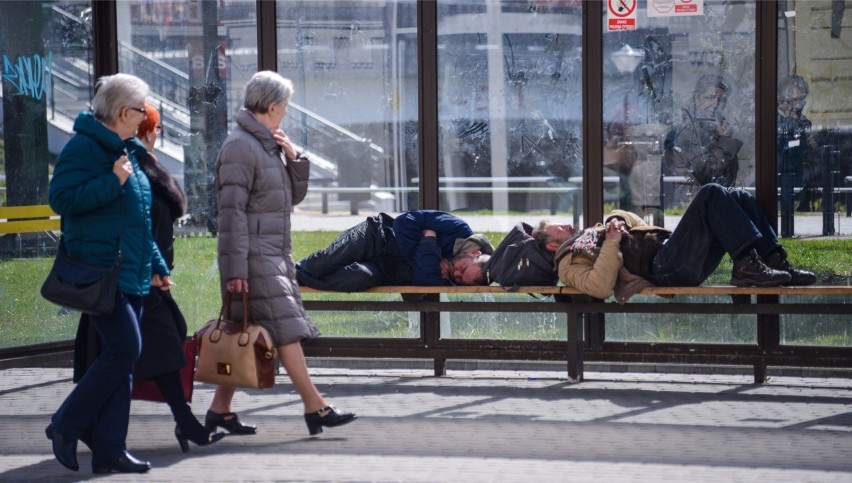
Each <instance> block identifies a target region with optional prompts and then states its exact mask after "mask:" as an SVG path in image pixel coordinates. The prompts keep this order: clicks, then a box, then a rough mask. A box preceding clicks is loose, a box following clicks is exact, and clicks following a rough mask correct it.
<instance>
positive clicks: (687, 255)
mask: <svg viewBox="0 0 852 483" xmlns="http://www.w3.org/2000/svg"><path fill="white" fill-rule="evenodd" d="M780 247H781V245H780V244H779V243H778V237H777V236H776V234H775V231H774V230H773V229H772V226H771V225H770V224H769V220H768V219H767V218H766V216H765V215H764V214H763V211H761V209H760V206H758V204H757V200H755V199H754V196H752V195H751V194H750V193H748V192H747V191H745V190H741V189H734V188H725V187H723V186H721V185H718V184H708V185H704V186H703V187H702V188H701V189H700V190H699V191H698V193H696V195H695V198H694V199H693V200H692V203H691V204H690V205H689V207H688V208H687V209H686V212H685V213H684V214H683V218H681V220H680V223H678V225H677V228H675V230H674V232H673V233H672V236H671V237H670V238H669V239H668V240H667V241H666V243H665V244H664V245H663V246H662V248H660V250H659V252H657V254H656V256H655V257H654V262H653V264H652V267H651V282H652V283H654V284H655V285H658V286H661V287H676V286H689V287H694V286H698V285H701V283H703V282H704V280H706V279H707V277H709V276H710V274H711V273H713V271H714V270H716V267H718V266H719V262H721V261H722V257H723V256H724V255H725V253H728V254H730V255H731V258H737V257H739V256H740V255H743V254H745V253H746V252H747V251H748V250H750V249H751V248H755V249H756V250H757V253H758V254H759V255H760V256H761V257H766V256H767V255H769V254H770V253H772V252H773V251H775V250H777V249H778V248H780Z"/></svg>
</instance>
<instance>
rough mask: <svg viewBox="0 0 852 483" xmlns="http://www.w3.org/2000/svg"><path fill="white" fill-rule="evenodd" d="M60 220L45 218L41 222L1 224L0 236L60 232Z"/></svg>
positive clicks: (28, 221)
mask: <svg viewBox="0 0 852 483" xmlns="http://www.w3.org/2000/svg"><path fill="white" fill-rule="evenodd" d="M58 230H59V220H53V219H50V218H45V219H41V220H26V221H6V222H0V234H8V233H33V232H39V231H58Z"/></svg>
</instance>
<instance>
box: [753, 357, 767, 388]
mask: <svg viewBox="0 0 852 483" xmlns="http://www.w3.org/2000/svg"><path fill="white" fill-rule="evenodd" d="M765 382H766V363H765V362H763V361H760V362H758V363H756V364H755V365H754V383H755V384H763V383H765Z"/></svg>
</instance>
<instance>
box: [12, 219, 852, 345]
mask: <svg viewBox="0 0 852 483" xmlns="http://www.w3.org/2000/svg"><path fill="white" fill-rule="evenodd" d="M487 235H488V236H489V238H490V239H491V241H492V243H494V245H495V246H496V245H497V244H498V243H499V241H500V239H501V238H502V236H503V234H502V233H489V234H487ZM336 236H337V233H336V232H298V233H294V235H293V242H294V255H295V258H296V259H299V258H301V257H303V256H305V255H307V254H308V253H310V252H311V251H313V250H315V249H316V248H317V247H323V246H326V245H327V244H328V243H329V242H331V241H332V240H333V239H334V238H335V237H336ZM784 243H785V246H786V248H787V250H788V252H789V253H790V259H791V261H792V262H793V263H794V264H796V265H801V266H803V267H808V268H810V269H812V270H814V271H815V272H817V273H818V275H819V282H818V283H820V284H843V285H847V284H849V283H850V278H852V239H832V240H826V239H807V240H800V239H793V240H785V241H784ZM175 252H176V260H177V264H176V267H175V270H174V274H173V278H174V280H175V282H176V285H175V287H174V288H173V291H174V292H173V293H174V296H175V298H176V299H177V301H178V303H179V304H180V306H181V308H182V310H183V312H184V314H185V316H186V319H187V321H188V323H189V325H190V332H192V331H194V330H195V329H196V328H198V327H200V326H201V325H203V324H204V323H205V322H206V321H207V320H209V319H211V318H214V317H215V316H216V315H217V314H218V310H219V306H220V300H219V281H218V280H219V274H218V270H217V268H216V240H215V239H214V238H211V237H207V236H200V237H189V238H179V239H178V240H177V241H176V243H175ZM51 262H52V259H49V258H40V259H13V260H0V329H2V330H0V347H12V346H19V345H28V344H36V343H42V342H52V341H59V340H67V339H70V338H73V336H74V331H75V330H76V326H77V319H78V314H76V313H74V312H68V311H66V310H64V309H61V308H59V307H57V306H55V305H53V304H51V303H49V302H47V301H45V300H44V299H42V298H41V296H40V295H39V293H38V289H39V287H40V286H41V282H42V281H43V280H44V277H45V276H46V274H47V272H48V270H49V268H50V264H51ZM730 270H731V264H730V261H729V260H727V259H726V260H724V261H723V263H722V265H721V266H720V267H719V269H718V270H717V271H716V272H715V273H714V274H713V276H712V277H711V278H710V280H708V281H707V284H708V285H711V284H726V283H728V280H729V278H730ZM363 296H364V297H365V298H366V297H385V298H391V299H396V298H398V295H390V294H389V295H372V294H371V295H366V294H365V295H363ZM312 297H313V298H317V297H325V298H328V297H331V298H335V297H340V298H343V297H345V296H342V295H334V294H332V295H329V294H324V295H320V294H307V295H306V296H305V298H306V299H309V298H312ZM477 297H479V298H480V299H483V298H485V299H490V298H492V297H493V295H488V294H485V295H460V296H451V298H452V299H454V300H455V299H458V300H475V299H476V298H477ZM501 297H519V298H520V299H521V300H524V299H529V300H532V298H531V297H529V296H527V295H508V294H507V295H501ZM635 302H637V303H641V302H642V300H641V297H640V298H637V299H636V300H635ZM311 316H312V318H313V319H314V321H315V322H316V324H317V325H318V327H319V328H320V330H321V331H322V332H323V334H325V335H333V336H351V337H367V336H369V337H416V336H417V335H418V334H419V328H418V320H419V319H418V317H417V314H409V313H404V312H381V313H371V312H315V313H312V314H311ZM442 316H443V317H444V322H445V324H446V326H447V327H450V336H451V337H456V338H507V339H561V338H564V334H565V321H564V317H559V316H557V315H555V314H517V313H477V314H460V313H456V314H443V315H442ZM784 327H785V329H784V334H785V337H786V340H788V341H796V342H797V343H808V344H828V345H852V343H850V342H849V341H848V337H847V335H846V334H847V333H852V330H850V329H852V321H848V320H842V319H839V318H835V319H829V318H826V317H822V316H810V317H808V316H796V317H789V319H787V318H785V323H784ZM607 333H608V336H609V337H611V338H613V339H620V340H637V339H642V340H653V341H701V342H705V341H706V342H751V341H752V339H753V337H754V335H753V333H754V318H753V317H750V316H713V317H712V318H711V317H708V316H699V315H689V314H687V315H681V314H678V315H647V316H639V315H631V316H629V318H628V316H623V315H622V316H621V317H619V316H611V318H610V323H608V325H607Z"/></svg>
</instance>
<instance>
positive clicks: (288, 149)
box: [272, 129, 299, 159]
mask: <svg viewBox="0 0 852 483" xmlns="http://www.w3.org/2000/svg"><path fill="white" fill-rule="evenodd" d="M272 137H273V138H274V139H275V142H276V143H278V145H279V146H281V149H283V150H284V155H285V156H287V159H296V158H297V157H299V153H297V152H296V149H295V148H294V147H293V144H292V143H291V142H290V138H289V137H287V134H286V133H285V132H284V131H282V130H281V129H276V130H275V131H273V132H272Z"/></svg>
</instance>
